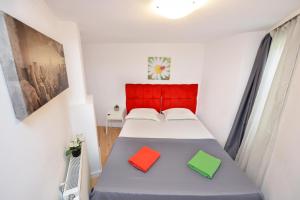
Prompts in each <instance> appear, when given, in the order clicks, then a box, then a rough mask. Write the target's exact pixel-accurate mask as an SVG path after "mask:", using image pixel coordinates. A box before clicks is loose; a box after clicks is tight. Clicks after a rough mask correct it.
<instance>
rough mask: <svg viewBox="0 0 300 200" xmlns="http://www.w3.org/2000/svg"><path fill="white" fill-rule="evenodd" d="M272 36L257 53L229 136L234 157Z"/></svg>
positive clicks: (228, 142) (263, 42)
mask: <svg viewBox="0 0 300 200" xmlns="http://www.w3.org/2000/svg"><path fill="white" fill-rule="evenodd" d="M271 43H272V37H271V35H270V34H267V35H266V36H265V37H264V39H263V40H262V42H261V44H260V46H259V49H258V51H257V54H256V58H255V62H254V65H253V68H252V71H251V74H250V77H249V80H248V83H247V86H246V89H245V92H244V95H243V97H242V101H241V104H240V106H239V109H238V112H237V114H236V117H235V120H234V123H233V126H232V128H231V131H230V134H229V137H228V139H227V142H226V144H225V150H226V151H227V153H228V154H229V155H230V156H231V158H232V159H235V158H236V155H237V153H238V150H239V148H240V146H241V143H242V141H243V138H244V134H245V130H246V127H247V123H248V120H249V117H250V114H251V111H252V108H253V105H254V101H255V98H256V95H257V91H258V88H259V85H260V81H261V78H262V75H263V72H264V68H265V65H266V62H267V58H268V54H269V50H270V46H271Z"/></svg>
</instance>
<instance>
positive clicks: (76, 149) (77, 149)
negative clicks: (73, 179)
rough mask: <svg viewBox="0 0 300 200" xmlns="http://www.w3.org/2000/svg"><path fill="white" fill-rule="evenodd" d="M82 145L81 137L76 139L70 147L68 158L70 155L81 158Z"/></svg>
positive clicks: (67, 153) (67, 152)
mask: <svg viewBox="0 0 300 200" xmlns="http://www.w3.org/2000/svg"><path fill="white" fill-rule="evenodd" d="M81 144H82V140H81V139H80V138H79V137H75V139H73V140H72V141H71V142H70V143H69V145H68V148H67V150H66V156H69V155H70V154H72V156H73V157H78V156H80V153H81Z"/></svg>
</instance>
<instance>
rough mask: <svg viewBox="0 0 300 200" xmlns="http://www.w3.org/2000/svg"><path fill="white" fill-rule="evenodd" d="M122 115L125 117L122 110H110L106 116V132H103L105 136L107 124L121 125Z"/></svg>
mask: <svg viewBox="0 0 300 200" xmlns="http://www.w3.org/2000/svg"><path fill="white" fill-rule="evenodd" d="M124 115H125V110H124V109H119V111H114V110H112V111H109V112H108V113H107V114H106V130H105V133H106V135H107V134H108V127H109V122H112V121H120V122H122V124H123V122H124Z"/></svg>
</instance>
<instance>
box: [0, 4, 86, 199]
mask: <svg viewBox="0 0 300 200" xmlns="http://www.w3.org/2000/svg"><path fill="white" fill-rule="evenodd" d="M0 10H2V11H4V12H6V13H8V14H10V15H12V16H14V17H15V18H17V19H19V20H21V21H23V22H24V23H26V24H28V25H30V26H32V27H33V28H35V29H37V30H39V31H40V32H42V33H44V34H46V35H48V36H50V37H52V38H53V39H55V40H57V41H59V42H60V43H62V44H63V45H64V51H65V57H66V65H67V71H68V76H69V83H70V89H68V90H66V91H64V92H63V93H62V94H60V95H59V96H57V97H55V98H54V99H53V100H52V101H50V102H49V103H48V104H46V105H45V106H43V107H42V108H41V109H39V110H38V111H36V112H35V113H33V114H32V115H30V116H29V117H28V118H26V119H25V120H24V121H22V122H19V121H17V120H16V119H15V116H14V111H13V109H12V105H11V101H10V98H9V95H8V91H7V87H6V84H5V80H4V76H3V73H2V70H0V111H1V115H0V130H1V145H0V177H1V179H0V194H1V197H0V198H1V199H4V200H6V199H28V200H32V199H43V200H47V199H49V200H53V199H59V192H58V186H59V183H60V182H62V181H63V180H64V176H65V167H66V163H67V161H66V159H65V156H64V148H65V146H66V144H67V143H68V142H69V139H70V138H71V125H70V121H69V120H70V119H69V114H70V109H69V106H70V104H73V103H74V102H76V103H78V102H79V101H78V99H79V100H81V99H85V91H84V89H83V88H84V86H83V85H84V82H83V77H84V76H83V74H82V72H80V71H81V69H82V65H80V63H82V60H81V57H80V56H79V55H80V53H81V52H80V46H79V44H80V37H79V32H78V29H77V26H76V25H75V24H74V23H70V22H61V21H59V20H58V19H57V18H56V17H55V16H54V15H53V14H52V12H51V11H50V10H49V9H48V7H47V5H46V3H44V1H42V0H1V1H0ZM78 63H79V64H78ZM80 68H81V69H80ZM78 88H79V89H78ZM77 89H78V90H77ZM80 102H81V101H80Z"/></svg>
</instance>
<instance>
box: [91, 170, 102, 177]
mask: <svg viewBox="0 0 300 200" xmlns="http://www.w3.org/2000/svg"><path fill="white" fill-rule="evenodd" d="M101 172H102V170H97V171H94V172H91V173H90V176H100V174H101Z"/></svg>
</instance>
